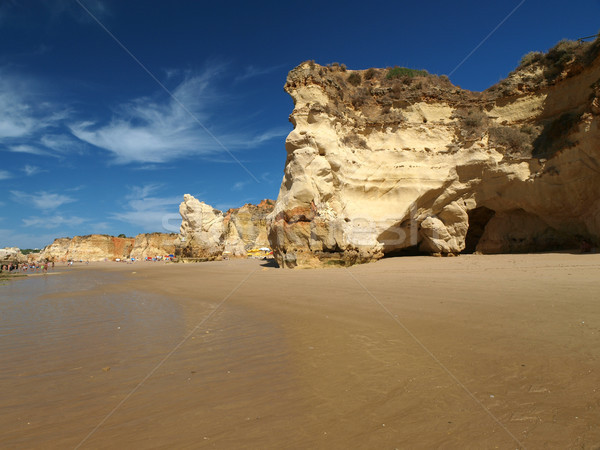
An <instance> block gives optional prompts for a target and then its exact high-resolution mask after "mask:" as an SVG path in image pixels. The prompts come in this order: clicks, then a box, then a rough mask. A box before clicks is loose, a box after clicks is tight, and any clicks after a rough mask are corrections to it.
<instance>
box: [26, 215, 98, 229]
mask: <svg viewBox="0 0 600 450" xmlns="http://www.w3.org/2000/svg"><path fill="white" fill-rule="evenodd" d="M84 222H87V220H86V219H84V218H82V217H77V216H71V217H63V216H60V215H56V216H50V217H38V216H32V217H29V218H27V219H23V225H24V226H26V227H39V228H58V227H61V226H67V227H74V226H77V225H81V224H82V223H84Z"/></svg>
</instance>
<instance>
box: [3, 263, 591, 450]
mask: <svg viewBox="0 0 600 450" xmlns="http://www.w3.org/2000/svg"><path fill="white" fill-rule="evenodd" d="M57 271H58V272H61V273H60V274H59V275H57V276H48V277H43V276H42V277H31V278H27V279H19V280H14V281H12V282H10V283H9V284H8V285H5V286H0V296H1V300H0V313H1V314H0V325H1V327H0V329H1V330H2V331H1V332H0V354H1V355H2V366H1V368H0V385H1V386H2V402H1V403H0V447H2V448H223V449H225V448H359V449H363V448H364V449H367V448H381V449H394V448H473V449H481V448H503V449H504V448H506V449H514V448H530V449H532V448H585V449H588V448H590V449H591V448H598V446H599V445H600V383H599V379H600V378H599V373H600V352H599V349H600V308H599V305H598V302H599V301H600V282H599V281H600V277H599V275H600V255H597V254H590V255H577V254H568V253H560V254H558V253H556V254H536V255H498V256H482V255H464V256H460V257H457V258H433V257H410V258H408V257H407V258H393V259H385V260H382V261H379V262H377V263H372V264H367V265H362V266H355V267H352V268H350V269H315V270H281V269H276V268H274V267H272V265H271V264H270V263H269V262H267V261H258V260H232V261H221V262H212V263H201V264H187V265H177V264H162V263H135V264H124V263H92V264H89V265H75V266H74V267H73V268H72V269H66V268H63V267H57Z"/></svg>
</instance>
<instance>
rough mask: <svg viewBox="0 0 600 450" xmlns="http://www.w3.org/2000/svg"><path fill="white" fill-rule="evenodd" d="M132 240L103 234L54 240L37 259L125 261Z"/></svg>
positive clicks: (131, 245)
mask: <svg viewBox="0 0 600 450" xmlns="http://www.w3.org/2000/svg"><path fill="white" fill-rule="evenodd" d="M133 244H134V239H133V238H119V237H114V236H108V235H105V234H91V235H88V236H75V237H74V238H59V239H55V240H54V242H53V243H52V244H50V245H49V246H47V247H46V248H45V249H44V250H43V251H42V252H41V253H40V254H39V256H38V257H37V259H38V260H45V259H47V260H52V261H68V260H74V261H79V260H83V261H104V260H105V259H109V260H114V259H117V258H120V259H126V258H128V257H129V255H130V253H131V251H132V249H133Z"/></svg>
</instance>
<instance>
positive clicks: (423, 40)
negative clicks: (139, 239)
mask: <svg viewBox="0 0 600 450" xmlns="http://www.w3.org/2000/svg"><path fill="white" fill-rule="evenodd" d="M81 2H82V3H83V4H84V5H86V6H87V7H88V8H89V9H90V10H91V11H92V12H93V13H94V14H95V15H96V16H97V18H98V19H99V20H100V21H101V22H102V23H103V24H104V25H105V26H106V28H108V29H109V30H110V31H111V32H112V33H113V34H114V35H115V36H116V37H117V38H118V39H119V40H120V41H121V42H122V43H123V44H124V45H125V46H126V47H127V48H128V49H129V50H130V51H131V53H133V54H134V55H135V56H136V57H137V58H138V59H139V60H140V61H141V62H142V63H143V64H144V65H145V66H146V67H147V68H148V70H150V71H151V72H152V73H153V74H154V75H155V76H156V77H157V78H158V79H159V81H160V82H161V83H162V84H164V86H165V87H166V88H167V89H169V90H171V91H172V92H173V93H175V95H176V96H177V98H178V99H179V100H180V101H181V102H182V103H183V104H184V105H185V106H186V108H188V109H189V110H190V111H192V113H193V114H194V116H195V117H197V118H198V119H199V120H200V122H201V123H202V124H203V125H204V126H206V127H207V128H208V129H209V130H210V131H211V132H212V133H213V134H214V135H215V136H217V138H218V139H219V140H220V141H222V142H223V143H224V144H225V146H226V147H227V148H229V149H230V150H231V152H233V154H235V156H236V157H237V158H238V159H239V160H241V161H242V162H243V164H244V166H245V167H246V168H247V169H248V170H249V171H250V172H251V173H252V174H253V176H254V177H256V179H258V182H257V181H256V180H254V179H253V177H251V176H250V175H248V173H247V172H246V171H245V170H244V168H242V167H240V166H239V165H238V164H237V163H235V162H234V161H233V159H232V158H231V156H230V155H228V154H227V153H226V152H224V151H223V149H222V148H221V147H220V146H219V145H218V144H217V143H216V142H215V141H214V140H213V139H212V138H211V137H210V136H208V135H207V134H206V132H205V131H204V130H203V129H202V127H200V126H199V125H198V124H197V123H196V122H195V121H194V119H192V118H190V117H189V116H187V115H186V114H185V113H184V112H183V111H182V110H181V108H180V107H179V106H178V105H177V104H175V103H173V101H172V100H171V99H170V98H169V96H168V95H167V94H166V93H165V92H164V91H163V90H162V89H161V87H160V86H159V84H158V83H157V82H156V81H155V80H153V79H152V78H151V77H150V76H149V75H148V74H147V73H146V72H145V71H144V70H142V69H141V68H140V66H139V65H138V64H137V63H136V62H135V61H134V60H133V59H132V58H131V57H130V56H129V55H128V54H127V53H126V52H125V51H123V49H122V48H120V47H119V45H118V44H117V43H115V41H114V40H113V39H112V38H111V37H110V36H109V35H108V34H107V33H106V32H105V31H104V30H103V29H102V28H101V27H100V26H99V25H98V24H97V23H96V22H94V21H93V20H92V19H91V18H90V17H89V16H88V15H87V13H86V12H85V11H84V10H83V9H82V8H81V6H79V5H78V4H77V2H76V1H73V0H53V1H50V0H48V1H42V0H38V1H33V0H30V1H16V0H14V1H5V2H3V3H0V158H1V161H2V162H1V164H0V189H1V190H2V193H3V195H1V196H0V211H1V214H0V247H4V246H12V245H16V246H20V247H23V248H25V247H42V246H44V245H47V244H48V243H50V242H51V240H52V238H54V237H61V236H73V235H77V234H89V233H107V234H115V235H116V234H120V233H125V234H127V235H135V234H137V233H140V232H146V231H165V230H164V229H163V226H162V218H163V217H164V216H165V215H166V214H173V215H175V216H176V215H177V212H178V202H179V201H181V198H182V196H183V194H185V193H191V194H193V195H195V196H196V197H198V198H199V199H201V200H204V201H206V202H207V203H209V204H211V205H213V206H215V207H217V208H220V209H227V208H229V207H236V206H241V205H242V204H244V203H246V202H257V201H260V200H261V199H263V198H267V197H268V198H276V196H277V193H278V190H279V185H280V183H281V178H282V175H283V167H284V163H285V149H284V141H285V136H286V135H287V133H289V131H291V128H292V127H291V125H290V124H289V123H288V120H287V119H288V115H289V114H290V113H291V111H292V109H293V103H292V100H291V98H289V96H288V95H287V94H286V93H284V92H283V89H282V87H283V84H284V82H285V78H286V75H287V72H288V71H289V70H290V69H292V68H293V67H295V66H296V65H297V64H299V63H300V62H302V61H304V60H307V59H314V60H315V61H316V62H318V63H320V64H327V63H331V62H340V63H345V64H346V65H347V66H348V67H349V68H355V69H365V68H368V67H388V66H395V65H400V66H407V67H412V68H418V69H427V70H428V71H429V72H432V73H437V74H450V73H451V72H452V71H453V70H454V69H455V67H456V66H457V65H458V64H459V63H460V62H461V61H462V60H463V59H464V58H465V56H467V55H468V54H469V52H471V51H472V50H473V49H474V48H475V47H476V46H477V45H478V44H480V42H481V41H482V39H484V38H485V37H486V36H487V35H488V34H489V33H490V32H491V31H492V30H493V29H494V28H495V27H496V26H497V25H498V24H499V23H500V22H501V21H502V20H503V19H504V18H505V17H506V16H507V15H508V14H509V13H510V12H511V11H512V10H513V9H514V8H515V7H516V6H517V5H519V4H520V1H509V2H466V1H465V2H441V1H429V2H383V1H369V2H364V1H363V2H358V1H344V2H339V1H329V2H317V1H305V2H281V1H265V2H227V3H222V2H221V3H219V2H210V3H209V2H199V1H178V2H165V1H157V0H151V1H147V0H144V1H141V0H137V1H114V0H81ZM598 17H600V1H599V0H593V1H572V2H564V1H562V2H547V1H544V2H542V1H538V0H526V1H525V2H524V3H522V5H521V6H520V7H519V8H518V9H517V10H516V11H515V12H514V14H513V15H512V16H511V17H510V18H509V19H508V20H506V22H505V23H504V24H503V25H502V26H501V27H500V28H499V29H498V30H497V31H496V32H495V33H494V34H493V35H492V36H491V37H490V38H489V39H488V40H487V41H486V42H485V43H484V44H483V45H482V46H481V47H480V48H479V49H478V50H477V51H476V52H475V53H474V54H473V55H472V56H471V57H470V58H469V59H468V60H467V61H466V62H465V63H464V64H463V65H462V66H461V67H460V68H458V69H457V70H456V71H455V72H454V73H453V74H452V76H451V80H452V82H453V83H455V84H457V85H459V86H461V87H463V88H466V89H471V90H483V89H485V88H487V87H489V86H491V85H493V84H494V83H496V82H498V81H499V80H501V79H502V78H503V77H505V76H506V75H507V74H508V73H509V72H510V71H511V70H512V69H514V67H515V66H516V65H517V63H518V61H519V59H520V58H521V56H523V55H524V54H525V53H527V52H529V51H531V50H540V51H545V50H548V49H549V48H550V47H552V46H553V45H554V44H555V43H556V42H558V41H559V40H560V39H562V38H570V39H576V38H579V37H582V36H587V35H591V34H595V33H597V32H598V29H599V28H600V22H599V21H598V20H597V19H598ZM171 223H173V220H171ZM175 228H176V227H175Z"/></svg>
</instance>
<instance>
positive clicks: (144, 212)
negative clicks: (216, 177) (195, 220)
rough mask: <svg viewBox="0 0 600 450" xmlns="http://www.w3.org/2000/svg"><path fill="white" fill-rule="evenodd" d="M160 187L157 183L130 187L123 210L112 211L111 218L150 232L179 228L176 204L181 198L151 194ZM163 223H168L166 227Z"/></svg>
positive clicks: (179, 222) (179, 220)
mask: <svg viewBox="0 0 600 450" xmlns="http://www.w3.org/2000/svg"><path fill="white" fill-rule="evenodd" d="M160 188H161V186H160V185H157V184H153V185H145V186H134V187H132V188H130V193H129V194H128V195H127V196H126V197H125V211H123V212H120V213H114V214H112V215H111V218H113V219H116V220H119V221H121V222H126V223H129V224H132V225H135V226H137V227H139V228H140V229H143V230H144V231H150V232H155V231H173V230H175V229H179V225H180V224H181V218H180V217H179V215H178V211H179V209H178V206H179V204H180V203H181V202H182V201H183V198H182V197H181V196H174V197H156V196H153V194H156V193H157V192H158V191H159V190H160ZM178 217H179V218H178ZM165 223H168V229H165V227H164V225H165Z"/></svg>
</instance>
